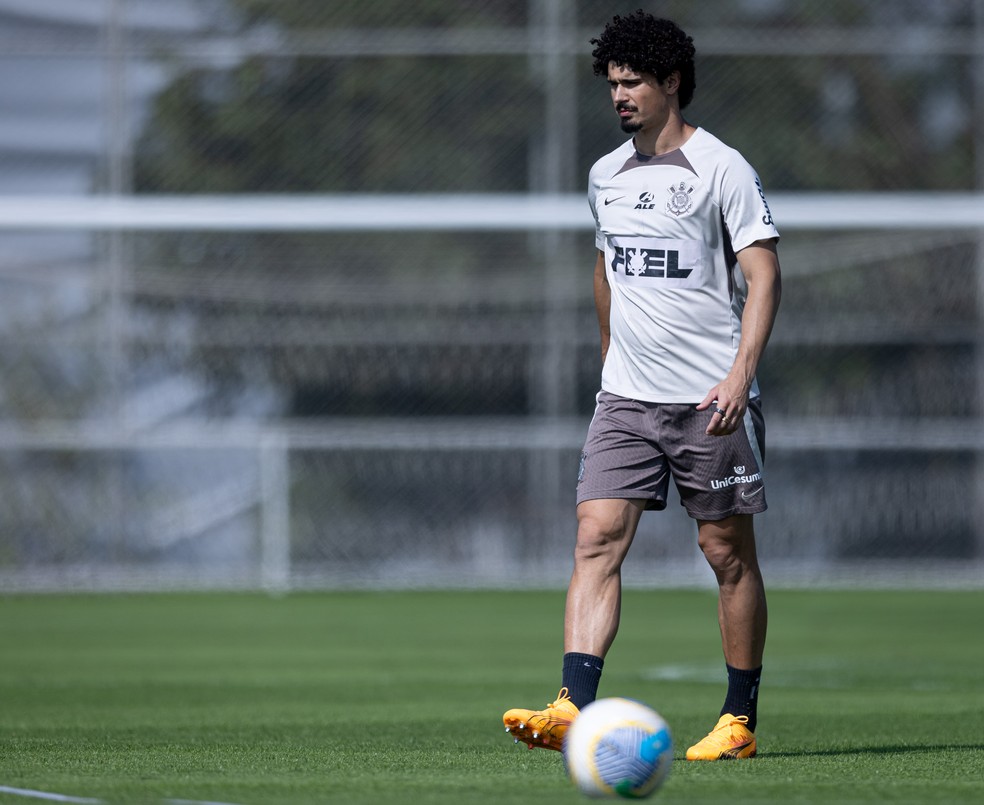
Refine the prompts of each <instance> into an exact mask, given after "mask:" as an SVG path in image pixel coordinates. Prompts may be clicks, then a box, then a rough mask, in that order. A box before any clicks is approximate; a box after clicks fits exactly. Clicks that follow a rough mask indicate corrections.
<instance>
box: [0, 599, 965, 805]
mask: <svg viewBox="0 0 984 805" xmlns="http://www.w3.org/2000/svg"><path fill="white" fill-rule="evenodd" d="M563 605H564V601H563V594H562V593H558V592H555V591H548V592H529V593H512V592H509V593H506V592H406V593H403V592H400V593H368V592H365V593H363V592H356V593H324V594H313V593H312V594H303V595H292V596H287V597H284V598H270V597H266V596H262V595H247V594H242V595H230V594H221V595H220V594H216V595H205V594H202V595H178V594H175V595H134V596H130V595H118V596H117V595H110V596H17V597H5V598H0V641H2V642H0V645H2V646H3V661H2V662H0V785H3V786H7V787H11V788H22V789H32V790H39V791H61V792H71V794H72V795H73V796H77V797H82V798H84V797H89V798H97V799H103V800H106V801H107V802H150V801H163V800H167V799H172V800H177V799H183V800H195V801H219V802H237V803H242V804H243V805H254V804H258V803H279V802H290V803H308V802H310V803H315V802H339V803H342V802H344V803H379V802H408V801H413V802H414V803H415V805H416V803H421V804H425V803H452V802H454V803H461V802H475V803H479V802H482V803H487V802H497V803H513V802H515V803H520V802H523V803H528V802H529V801H530V798H531V797H533V798H534V799H535V800H536V801H537V802H538V803H551V802H574V801H578V799H579V797H578V795H577V794H576V793H575V792H574V790H573V788H572V786H571V784H570V783H569V781H568V780H567V778H566V776H565V774H564V770H563V764H562V760H561V758H560V756H559V755H558V754H556V753H548V752H543V751H534V752H530V751H528V750H526V749H525V747H517V746H514V745H513V744H512V742H511V741H510V740H509V738H508V736H507V735H506V734H505V733H504V731H503V729H502V725H501V720H500V719H501V713H502V711H503V710H505V709H506V708H508V707H511V706H531V707H538V706H541V705H543V704H546V702H547V701H549V700H551V699H552V698H554V697H555V695H556V692H557V688H558V687H559V673H560V656H561V652H562V645H561V633H560V632H561V628H560V627H561V619H562V617H563ZM982 611H984V593H982V592H976V591H953V592H892V591H878V592H866V591H833V592H818V591H809V592H806V591H804V592H788V591H774V592H772V594H771V596H770V618H771V621H770V636H769V645H768V650H767V657H766V665H765V674H764V677H763V685H762V695H761V704H760V719H759V720H760V727H759V746H760V755H759V757H758V758H756V759H755V760H753V761H749V762H742V763H727V764H692V763H691V764H688V763H686V762H685V761H682V760H680V758H681V757H682V755H683V752H684V751H685V750H686V746H687V745H688V744H689V742H691V741H693V740H696V739H698V738H700V737H701V736H702V735H703V734H704V733H705V732H706V731H707V729H709V728H710V726H711V725H712V724H713V723H714V721H715V720H716V716H717V712H718V710H719V708H720V705H721V701H722V698H723V694H724V668H723V661H722V659H721V656H720V641H719V637H718V633H717V623H716V604H715V598H714V595H713V594H712V593H711V592H709V591H667V592H659V591H652V592H651V591H642V590H629V591H627V592H626V594H625V601H624V606H623V619H622V629H621V632H620V634H619V638H618V640H617V641H616V644H615V647H614V648H613V650H612V652H611V654H610V655H609V658H608V662H607V663H606V671H605V676H604V678H603V680H602V689H601V694H602V695H620V696H630V697H634V698H638V699H641V700H643V701H646V702H648V703H649V704H651V705H652V706H654V707H655V708H656V709H657V710H659V711H660V712H661V713H662V714H663V716H664V717H665V718H666V719H667V721H668V722H669V723H670V726H671V728H672V729H673V732H674V738H675V741H676V746H675V755H676V757H677V761H676V762H675V763H674V768H673V771H672V773H671V775H670V779H669V780H668V782H667V784H666V786H665V787H664V789H663V791H662V792H661V794H660V795H659V796H660V797H661V798H665V799H667V801H676V802H719V801H720V802H724V801H732V800H733V799H738V800H743V801H755V802H784V803H785V802H830V801H841V802H877V801H885V800H892V801H911V802H941V803H942V802H977V801H980V800H982V799H984V738H982V737H981V736H982V735H984V691H982V686H981V684H980V682H981V672H980V669H981V667H984V640H982V639H981V638H982V636H984V634H982V627H981V626H980V625H979V621H980V615H981V613H982ZM17 801H19V802H24V801H25V800H23V799H20V798H17V797H15V796H13V795H11V794H5V793H3V792H2V791H0V803H7V802H17Z"/></svg>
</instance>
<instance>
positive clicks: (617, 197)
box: [605, 196, 625, 207]
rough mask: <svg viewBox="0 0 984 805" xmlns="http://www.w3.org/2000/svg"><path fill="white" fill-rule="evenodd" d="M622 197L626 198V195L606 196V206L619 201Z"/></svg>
mask: <svg viewBox="0 0 984 805" xmlns="http://www.w3.org/2000/svg"><path fill="white" fill-rule="evenodd" d="M620 198H625V196H615V198H606V199H605V206H606V207H607V206H608V205H609V204H611V203H612V202H613V201H618V200H619V199H620Z"/></svg>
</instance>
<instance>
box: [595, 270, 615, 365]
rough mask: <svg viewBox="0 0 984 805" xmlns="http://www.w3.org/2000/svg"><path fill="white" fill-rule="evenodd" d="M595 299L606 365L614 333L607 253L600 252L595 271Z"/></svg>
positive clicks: (602, 360) (602, 356) (603, 358)
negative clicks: (609, 344)
mask: <svg viewBox="0 0 984 805" xmlns="http://www.w3.org/2000/svg"><path fill="white" fill-rule="evenodd" d="M594 299H595V310H596V311H597V312H598V329H599V330H600V331H601V363H602V365H604V363H605V357H606V356H607V355H608V343H609V341H610V340H611V336H612V331H611V325H610V320H609V317H610V315H611V310H612V289H611V288H610V287H608V277H607V276H605V253H604V252H602V251H599V252H598V259H597V260H595V270H594Z"/></svg>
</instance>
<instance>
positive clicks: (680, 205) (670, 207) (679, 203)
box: [666, 182, 694, 218]
mask: <svg viewBox="0 0 984 805" xmlns="http://www.w3.org/2000/svg"><path fill="white" fill-rule="evenodd" d="M693 192H694V188H693V187H692V186H691V187H687V183H686V182H680V184H679V185H676V186H674V185H670V200H669V201H667V202H666V211H667V212H671V213H673V214H674V215H675V216H677V217H678V218H679V217H680V216H681V215H684V214H686V213H688V212H690V208H691V207H693V206H694V200H693V198H691V196H690V194H691V193H693Z"/></svg>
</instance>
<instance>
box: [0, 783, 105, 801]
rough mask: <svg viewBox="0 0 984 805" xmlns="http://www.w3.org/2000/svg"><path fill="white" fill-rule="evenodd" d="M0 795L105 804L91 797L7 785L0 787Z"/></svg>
mask: <svg viewBox="0 0 984 805" xmlns="http://www.w3.org/2000/svg"><path fill="white" fill-rule="evenodd" d="M0 794H15V795H17V796H19V797H31V798H32V799H47V800H49V801H51V802H84V803H99V802H103V800H101V799H92V798H91V797H70V796H68V795H66V794H53V793H51V792H50V791H34V790H32V789H30V788H11V787H10V786H7V785H0Z"/></svg>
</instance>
